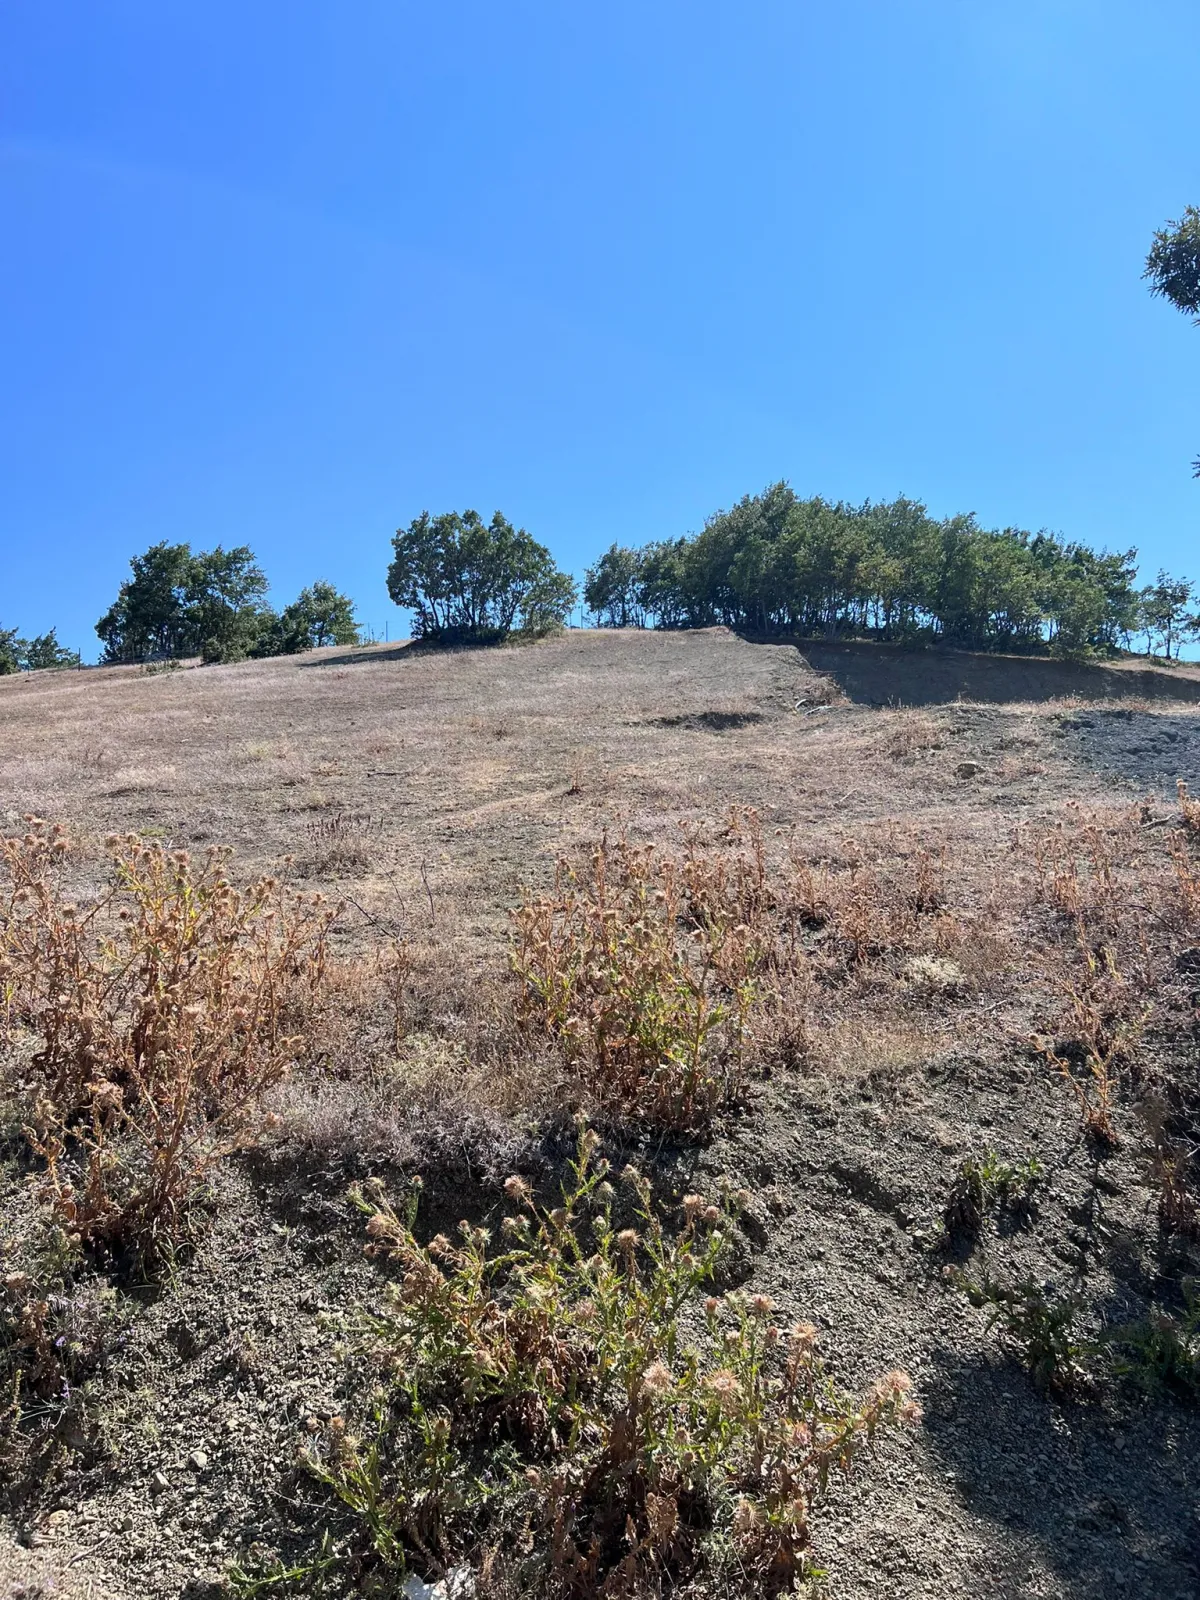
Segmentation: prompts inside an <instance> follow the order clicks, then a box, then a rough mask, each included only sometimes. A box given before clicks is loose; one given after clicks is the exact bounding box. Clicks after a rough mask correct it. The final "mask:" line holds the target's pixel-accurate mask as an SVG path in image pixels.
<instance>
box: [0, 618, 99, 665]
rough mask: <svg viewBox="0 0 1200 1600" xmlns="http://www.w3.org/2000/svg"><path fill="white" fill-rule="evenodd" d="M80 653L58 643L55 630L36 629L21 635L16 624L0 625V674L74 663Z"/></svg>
mask: <svg viewBox="0 0 1200 1600" xmlns="http://www.w3.org/2000/svg"><path fill="white" fill-rule="evenodd" d="M78 664H79V655H78V653H77V652H76V651H74V650H68V649H67V648H66V647H65V646H64V645H61V644H59V642H58V634H57V632H56V631H55V629H53V628H51V629H50V632H49V633H39V634H36V635H35V636H34V638H32V639H22V638H21V637H20V635H19V634H18V633H17V630H16V629H15V628H0V676H7V675H8V674H9V673H13V672H41V671H44V670H45V669H46V668H47V667H74V666H77V665H78Z"/></svg>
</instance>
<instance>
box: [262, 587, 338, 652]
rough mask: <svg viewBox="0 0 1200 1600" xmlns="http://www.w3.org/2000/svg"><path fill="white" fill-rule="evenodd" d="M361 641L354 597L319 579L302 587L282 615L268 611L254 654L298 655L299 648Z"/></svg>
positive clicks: (263, 619)
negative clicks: (304, 587)
mask: <svg viewBox="0 0 1200 1600" xmlns="http://www.w3.org/2000/svg"><path fill="white" fill-rule="evenodd" d="M358 642H359V628H358V623H357V622H355V620H354V603H353V601H352V600H351V599H350V597H349V596H348V595H344V594H340V593H339V592H338V590H336V589H335V588H334V587H333V585H332V584H331V583H324V582H321V581H318V582H316V583H314V584H312V585H310V587H309V588H307V589H302V590H301V591H300V593H299V594H298V595H297V596H296V598H295V599H294V600H293V601H292V603H291V605H290V606H285V607H284V608H283V611H282V612H280V613H279V615H278V616H277V615H276V614H275V613H274V612H269V613H266V614H264V616H263V618H262V622H261V626H260V629H259V635H258V638H257V640H256V641H255V643H254V645H253V647H252V649H251V651H250V654H251V655H254V656H280V655H294V654H295V653H296V652H297V651H299V650H319V649H321V648H322V647H323V646H324V645H330V644H358Z"/></svg>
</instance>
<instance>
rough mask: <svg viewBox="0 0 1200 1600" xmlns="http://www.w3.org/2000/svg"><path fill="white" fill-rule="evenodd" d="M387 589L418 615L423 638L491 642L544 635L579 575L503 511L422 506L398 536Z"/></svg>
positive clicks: (569, 602) (568, 603)
mask: <svg viewBox="0 0 1200 1600" xmlns="http://www.w3.org/2000/svg"><path fill="white" fill-rule="evenodd" d="M392 546H393V549H394V552H395V554H394V557H393V560H392V563H391V565H390V566H389V568H388V574H387V587H388V594H389V595H390V596H391V597H392V599H393V600H394V601H395V602H396V604H397V605H398V606H406V607H408V608H409V609H410V610H411V611H412V612H413V615H414V628H415V632H416V635H417V637H418V638H422V639H430V640H438V641H441V642H455V641H462V642H486V641H488V640H493V639H502V638H504V637H505V636H506V635H507V634H509V633H511V632H512V631H513V630H514V629H518V628H519V629H521V630H523V631H525V632H530V633H538V632H542V631H544V630H545V629H546V628H548V627H552V626H554V625H555V624H556V623H561V622H562V621H563V620H564V619H565V618H566V617H567V615H568V614H569V613H570V610H571V607H572V606H573V605H574V603H575V583H574V580H573V579H572V578H571V577H569V576H568V574H566V573H564V572H560V571H559V569H558V567H557V566H556V565H555V564H554V558H553V557H552V556H551V554H550V552H549V550H547V548H546V546H545V545H543V544H539V543H538V542H537V540H536V539H534V538H533V537H532V536H531V535H530V534H528V533H526V531H525V529H524V528H514V527H513V525H512V523H511V522H509V521H508V519H507V518H506V517H505V516H503V515H502V514H501V513H500V512H499V511H497V512H496V513H495V514H494V516H493V517H492V520H491V522H490V523H487V522H484V520H483V518H482V517H481V516H480V515H479V513H478V512H477V511H463V512H458V511H447V512H443V513H442V514H441V515H440V516H436V517H434V516H431V515H430V514H429V512H428V511H422V513H421V515H420V516H419V517H416V518H414V519H413V521H412V522H411V523H409V525H408V527H407V528H400V529H398V530H397V532H396V535H395V538H394V539H393V541H392Z"/></svg>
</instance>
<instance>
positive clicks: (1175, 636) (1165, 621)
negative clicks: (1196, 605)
mask: <svg viewBox="0 0 1200 1600" xmlns="http://www.w3.org/2000/svg"><path fill="white" fill-rule="evenodd" d="M1192 587H1193V586H1192V583H1191V580H1190V579H1188V578H1173V577H1172V576H1171V574H1170V573H1169V572H1163V571H1161V570H1160V571H1159V574H1158V577H1157V578H1156V579H1155V581H1154V582H1153V583H1151V584H1147V586H1146V587H1145V588H1144V589H1143V590H1142V594H1141V626H1142V632H1143V633H1144V634H1145V635H1146V642H1147V644H1148V646H1149V650H1148V651H1147V654H1149V653H1151V652H1152V651H1153V649H1154V642H1155V640H1158V641H1160V642H1161V644H1162V646H1163V650H1164V653H1165V655H1166V658H1167V660H1168V661H1170V659H1171V647H1172V645H1174V647H1175V654H1176V655H1178V654H1179V645H1180V642H1181V640H1182V639H1184V638H1186V636H1187V635H1188V634H1189V633H1190V632H1191V631H1192V629H1191V626H1190V624H1191V620H1192V619H1191V618H1190V617H1189V616H1188V609H1187V608H1188V605H1189V603H1190V601H1191V598H1192Z"/></svg>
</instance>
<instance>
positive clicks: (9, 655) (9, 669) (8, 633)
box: [0, 628, 21, 678]
mask: <svg viewBox="0 0 1200 1600" xmlns="http://www.w3.org/2000/svg"><path fill="white" fill-rule="evenodd" d="M20 643H21V641H20V640H19V639H18V638H17V630H16V629H15V628H0V677H4V678H6V677H9V676H11V674H12V673H14V672H20V670H21V662H20V657H19V654H18V649H19V646H20Z"/></svg>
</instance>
